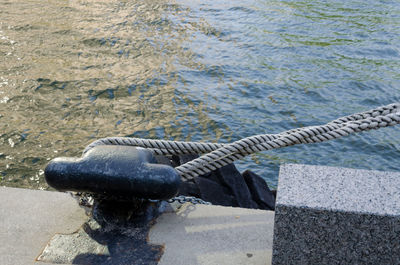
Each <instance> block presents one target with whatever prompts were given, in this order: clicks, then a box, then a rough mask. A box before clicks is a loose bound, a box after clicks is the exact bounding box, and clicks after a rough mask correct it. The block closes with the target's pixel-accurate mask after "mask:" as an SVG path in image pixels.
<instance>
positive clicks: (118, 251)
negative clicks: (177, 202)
mask: <svg viewBox="0 0 400 265" xmlns="http://www.w3.org/2000/svg"><path fill="white" fill-rule="evenodd" d="M139 207H140V211H138V209H137V205H135V206H134V207H132V203H131V202H129V203H128V202H125V203H124V202H113V201H103V202H98V203H96V204H95V206H94V209H93V219H94V220H95V221H96V222H97V224H98V225H99V227H96V228H93V227H92V226H91V225H90V224H89V223H85V224H84V226H83V227H82V228H83V230H84V231H85V232H86V233H87V234H88V235H89V236H90V238H92V239H93V240H94V241H96V242H98V243H99V244H101V245H104V246H106V249H107V250H108V253H104V254H92V253H91V254H89V253H85V254H79V255H77V256H76V257H75V258H74V259H73V261H72V264H110V265H111V264H113V265H114V264H115V265H123V264H132V265H133V264H149V265H150V264H157V263H158V260H159V259H160V258H161V255H162V253H163V246H161V245H152V244H149V243H148V242H147V238H148V232H149V229H150V227H151V226H152V225H153V224H154V223H155V218H156V217H157V216H158V215H159V214H160V210H159V207H160V205H159V204H158V203H153V204H152V203H144V204H143V205H140V206H139Z"/></svg>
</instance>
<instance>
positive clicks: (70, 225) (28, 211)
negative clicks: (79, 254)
mask: <svg viewBox="0 0 400 265" xmlns="http://www.w3.org/2000/svg"><path fill="white" fill-rule="evenodd" d="M0 202H1V207H0V264H2V265H19V264H21V265H28V264H36V263H35V259H36V258H37V256H38V255H39V253H40V252H41V251H42V250H43V248H44V247H45V246H46V244H47V242H48V241H49V240H50V238H51V237H52V236H54V235H55V234H56V233H72V232H74V231H76V230H78V228H79V227H80V226H81V225H82V224H83V223H84V222H85V221H86V220H87V216H86V214H85V212H84V210H83V209H81V208H80V207H79V206H78V204H77V203H76V200H74V199H73V198H72V197H71V196H70V195H68V194H66V193H59V192H48V191H35V190H27V189H15V188H4V187H0ZM38 264H44V263H39V262H38Z"/></svg>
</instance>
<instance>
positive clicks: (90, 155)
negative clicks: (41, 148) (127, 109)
mask: <svg viewBox="0 0 400 265" xmlns="http://www.w3.org/2000/svg"><path fill="white" fill-rule="evenodd" d="M156 163H157V161H156V159H155V158H154V156H153V154H152V153H151V152H150V151H149V150H146V149H143V148H135V147H130V146H113V145H104V146H96V147H94V148H93V149H91V150H90V151H88V152H87V153H86V154H85V155H84V156H83V157H82V158H66V157H60V158H55V159H53V160H52V161H50V163H49V164H48V165H47V167H46V169H45V178H46V181H47V183H48V184H49V185H50V186H51V187H53V188H55V189H57V190H59V191H80V192H90V193H96V194H100V195H106V196H107V195H111V196H119V197H125V196H126V197H136V198H142V199H154V200H165V199H170V198H172V197H174V196H175V195H176V194H177V193H178V190H179V186H180V183H181V179H180V176H179V174H178V172H177V171H176V170H175V169H174V168H173V167H171V166H167V165H161V164H156Z"/></svg>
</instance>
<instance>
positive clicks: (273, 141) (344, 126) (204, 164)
mask: <svg viewBox="0 0 400 265" xmlns="http://www.w3.org/2000/svg"><path fill="white" fill-rule="evenodd" d="M399 123H400V103H393V104H390V105H387V106H382V107H379V108H376V109H373V110H369V111H366V112H360V113H356V114H353V115H349V116H345V117H342V118H339V119H336V120H334V121H331V122H329V123H327V124H325V125H319V126H309V127H303V128H296V129H292V130H288V131H284V132H282V133H279V134H261V135H255V136H250V137H247V138H244V139H241V140H239V141H236V142H233V143H230V144H217V143H198V142H179V141H165V140H151V139H141V138H129V137H108V138H103V139H99V140H97V141H94V142H93V143H91V144H89V145H88V146H87V147H86V148H85V150H84V151H83V153H86V152H87V151H89V150H90V149H91V148H93V147H95V146H97V145H129V146H137V147H143V148H148V149H150V150H152V151H153V152H154V153H155V154H157V155H171V154H175V155H182V154H203V155H202V156H200V157H199V158H197V159H194V160H192V161H189V162H187V163H185V164H183V165H180V166H178V167H176V168H175V169H176V170H177V171H178V173H179V174H180V175H181V176H182V178H184V179H192V178H193V177H196V176H199V175H204V174H207V173H208V172H211V171H213V170H216V169H218V168H220V167H223V166H225V165H228V164H231V163H232V162H234V161H235V160H238V159H242V158H243V157H245V156H247V155H250V154H253V153H257V152H261V151H266V150H272V149H277V148H282V147H286V146H291V145H296V144H308V143H319V142H324V141H328V140H333V139H337V138H340V137H343V136H347V135H349V134H352V133H356V132H361V131H367V130H372V129H379V128H382V127H387V126H393V125H396V124H399Z"/></svg>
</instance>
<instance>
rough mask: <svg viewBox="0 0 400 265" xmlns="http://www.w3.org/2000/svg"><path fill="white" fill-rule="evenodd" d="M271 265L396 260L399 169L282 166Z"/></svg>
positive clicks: (398, 256)
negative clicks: (372, 169) (396, 170)
mask: <svg viewBox="0 0 400 265" xmlns="http://www.w3.org/2000/svg"><path fill="white" fill-rule="evenodd" d="M272 264H400V173H394V172H379V171H368V170H357V169H346V168H334V167H325V166H308V165H291V164H289V165H284V166H282V167H281V170H280V173H279V183H278V195H277V202H276V212H275V226H274V244H273V259H272Z"/></svg>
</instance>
